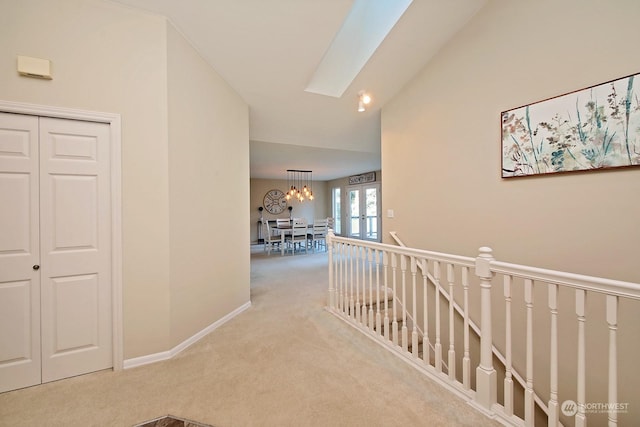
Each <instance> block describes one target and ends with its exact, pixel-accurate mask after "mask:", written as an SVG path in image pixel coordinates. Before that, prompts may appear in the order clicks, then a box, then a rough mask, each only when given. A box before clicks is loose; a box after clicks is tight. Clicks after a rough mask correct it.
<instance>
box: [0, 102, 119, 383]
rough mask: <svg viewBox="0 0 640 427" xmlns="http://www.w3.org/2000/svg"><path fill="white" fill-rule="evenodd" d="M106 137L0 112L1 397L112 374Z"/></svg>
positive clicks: (64, 123)
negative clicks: (101, 372) (88, 375)
mask: <svg viewBox="0 0 640 427" xmlns="http://www.w3.org/2000/svg"><path fill="white" fill-rule="evenodd" d="M109 132H110V128H109V125H108V124H105V123H94V122H83V121H76V120H66V119H55V118H46V117H37V116H29V115H20V114H9V113H0V392H2V391H7V390H13V389H17V388H21V387H27V386H31V385H35V384H40V383H43V382H49V381H54V380H57V379H61V378H66V377H70V376H74V375H80V374H84V373H88V372H93V371H97V370H101V369H106V368H110V367H112V366H113V360H112V358H113V354H112V309H111V304H112V303H111V301H112V297H111V292H112V286H111V228H110V226H111V217H110V215H111V206H110V191H111V189H110V170H111V169H110V151H109V141H110V138H109Z"/></svg>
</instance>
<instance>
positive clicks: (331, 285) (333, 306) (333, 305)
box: [326, 230, 337, 312]
mask: <svg viewBox="0 0 640 427" xmlns="http://www.w3.org/2000/svg"><path fill="white" fill-rule="evenodd" d="M332 238H333V230H329V232H328V233H327V236H326V239H327V250H328V252H329V309H330V310H331V311H333V312H335V311H336V309H337V307H336V289H335V285H336V281H335V278H334V277H333V270H334V268H333V242H332V241H331V239H332Z"/></svg>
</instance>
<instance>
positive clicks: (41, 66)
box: [18, 56, 52, 80]
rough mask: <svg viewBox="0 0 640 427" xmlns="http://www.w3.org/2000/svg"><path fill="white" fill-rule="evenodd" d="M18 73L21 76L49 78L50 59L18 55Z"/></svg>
mask: <svg viewBox="0 0 640 427" xmlns="http://www.w3.org/2000/svg"><path fill="white" fill-rule="evenodd" d="M18 73H20V75H21V76H26V77H36V78H39V79H47V80H51V79H52V77H51V61H49V60H48V59H40V58H31V57H30V56H18Z"/></svg>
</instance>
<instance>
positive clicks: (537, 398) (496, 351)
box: [389, 231, 549, 415]
mask: <svg viewBox="0 0 640 427" xmlns="http://www.w3.org/2000/svg"><path fill="white" fill-rule="evenodd" d="M389 234H390V235H391V238H392V239H393V240H394V241H395V242H396V243H398V245H400V246H401V247H407V246H406V245H405V244H404V242H402V240H401V239H400V237H399V236H398V234H397V233H396V232H395V231H390V232H389ZM492 265H493V263H492ZM418 268H419V269H420V270H422V266H420V265H418ZM423 273H424V272H423ZM426 273H427V278H428V279H429V281H430V282H431V283H432V284H433V285H434V286H438V284H437V281H436V280H435V278H434V277H433V276H432V275H431V273H429V272H428V271H427V272H426ZM440 293H441V294H442V295H443V296H444V297H445V299H446V300H447V301H451V298H450V296H449V293H448V292H447V291H446V289H445V288H444V287H442V286H441V285H440ZM453 307H454V309H455V310H456V312H457V313H458V314H459V315H460V316H464V312H463V310H462V307H460V305H459V304H458V303H457V302H456V301H455V299H454V300H453ZM469 326H470V327H471V329H472V330H473V332H475V333H476V335H477V336H478V337H479V336H480V327H479V326H478V325H476V323H475V322H474V321H473V320H472V319H471V318H469ZM491 350H492V351H493V354H494V355H495V356H496V357H497V358H498V360H499V361H500V363H502V364H503V365H504V366H506V365H507V359H506V358H505V356H504V355H503V354H502V353H501V352H500V350H499V349H498V348H497V347H496V346H495V345H493V344H492V345H491ZM511 375H512V377H513V378H514V379H515V380H516V381H517V382H518V383H519V384H520V385H521V386H522V387H523V388H525V387H526V384H527V382H526V380H525V379H524V378H523V377H522V376H521V375H520V374H519V373H518V372H517V371H515V370H512V371H511ZM534 399H535V401H536V404H537V405H538V406H539V407H540V409H542V410H543V411H544V413H545V414H547V415H549V407H548V406H547V404H546V403H545V402H544V401H543V400H542V399H541V398H540V396H538V394H537V393H535V394H534Z"/></svg>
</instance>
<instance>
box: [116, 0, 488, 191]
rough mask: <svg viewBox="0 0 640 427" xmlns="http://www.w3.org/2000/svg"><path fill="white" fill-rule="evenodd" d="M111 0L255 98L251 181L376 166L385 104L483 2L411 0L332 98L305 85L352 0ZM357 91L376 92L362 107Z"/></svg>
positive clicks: (318, 176) (329, 175)
mask: <svg viewBox="0 0 640 427" xmlns="http://www.w3.org/2000/svg"><path fill="white" fill-rule="evenodd" d="M113 1H116V2H118V3H121V4H125V5H128V6H131V7H134V8H138V9H142V10H146V11H149V12H152V13H156V14H160V15H163V16H166V17H167V18H169V20H170V21H171V22H172V23H173V24H174V25H175V26H176V27H177V28H178V30H179V31H180V32H181V33H182V34H183V35H184V36H185V37H186V38H187V39H188V40H190V42H191V43H192V44H193V46H194V47H195V48H196V49H197V50H198V51H199V52H200V53H201V55H202V56H203V57H204V59H205V60H206V61H207V62H209V63H210V64H211V66H212V67H213V68H214V69H215V70H216V71H217V72H218V73H219V74H220V75H221V76H222V78H224V79H225V80H226V81H227V82H228V83H229V85H231V87H233V88H234V89H235V90H236V92H238V93H239V94H240V96H241V97H242V98H243V99H244V100H245V101H246V102H247V103H248V104H249V120H250V129H249V135H250V139H251V177H252V178H272V179H285V178H286V172H285V171H286V169H310V170H313V171H314V180H328V179H334V178H339V177H344V176H348V175H353V174H358V173H362V172H368V171H371V170H377V169H380V109H381V107H383V106H384V104H385V102H387V101H389V100H390V99H391V98H392V97H393V96H394V95H395V94H396V93H397V92H398V91H399V90H400V89H401V88H402V87H403V86H404V85H405V84H406V83H407V82H408V81H409V80H410V79H411V78H412V77H413V76H415V75H416V74H417V73H418V71H419V70H420V69H421V68H423V67H424V66H425V65H426V63H427V62H428V61H429V59H430V58H431V57H432V56H433V55H434V54H435V53H436V52H437V51H438V50H439V49H440V48H441V47H442V46H443V45H444V44H445V43H446V42H447V40H449V39H450V38H451V37H452V36H453V35H454V34H455V33H456V32H457V31H458V30H459V29H460V28H462V26H463V25H464V24H465V23H466V22H467V21H468V20H469V19H470V18H471V17H472V16H473V15H474V14H475V13H476V12H477V11H478V10H479V9H480V8H481V7H482V6H483V5H484V4H485V3H486V0H414V1H413V3H412V4H411V5H410V6H409V8H408V9H407V11H406V12H405V13H404V15H403V16H402V17H401V18H400V20H399V21H398V23H397V24H396V25H395V27H394V28H393V29H392V30H391V32H390V33H389V35H388V36H387V38H386V39H385V40H384V41H383V42H382V44H381V45H380V46H379V48H378V49H377V50H376V52H375V53H374V55H373V56H372V57H371V59H370V60H369V61H368V62H367V63H366V65H365V66H364V68H363V69H362V71H361V72H360V73H359V74H358V75H357V76H356V78H355V79H354V80H353V82H352V84H351V85H350V86H349V87H348V88H347V90H346V91H345V92H344V94H343V95H342V97H340V98H334V97H330V96H324V95H318V94H314V93H309V92H305V90H304V89H305V88H306V87H307V85H308V84H309V81H310V79H311V77H312V76H313V74H314V71H315V70H316V68H317V66H318V64H319V63H320V61H321V60H322V58H323V55H324V53H325V51H326V50H327V48H328V47H329V45H330V44H331V42H332V40H333V38H334V36H335V35H336V33H337V32H338V30H339V29H340V26H341V24H342V21H343V19H344V18H345V16H346V15H347V13H348V12H349V9H350V7H351V5H352V3H353V0H182V1H177V0H113ZM371 1H382V0H371ZM386 1H393V0H386ZM361 90H366V91H367V92H369V93H371V94H372V96H373V103H372V104H371V105H370V106H369V107H368V108H367V111H366V112H364V113H358V112H357V111H356V108H357V101H358V92H359V91H361Z"/></svg>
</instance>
